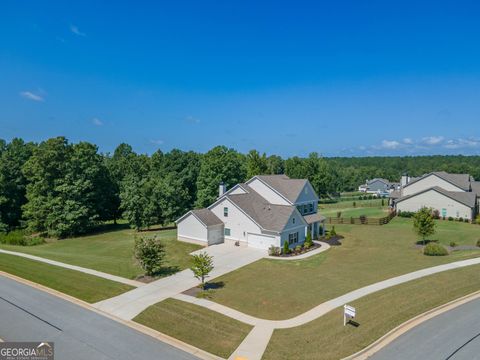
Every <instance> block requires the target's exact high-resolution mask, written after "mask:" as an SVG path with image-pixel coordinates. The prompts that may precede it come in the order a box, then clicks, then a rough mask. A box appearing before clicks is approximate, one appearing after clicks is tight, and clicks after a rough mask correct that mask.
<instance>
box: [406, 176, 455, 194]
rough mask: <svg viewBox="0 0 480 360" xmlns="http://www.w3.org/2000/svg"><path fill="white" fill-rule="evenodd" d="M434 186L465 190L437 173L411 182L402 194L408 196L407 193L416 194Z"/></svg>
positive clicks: (451, 189) (449, 189) (450, 189)
mask: <svg viewBox="0 0 480 360" xmlns="http://www.w3.org/2000/svg"><path fill="white" fill-rule="evenodd" d="M434 186H438V187H441V188H442V189H444V190H447V191H464V190H462V189H460V188H459V187H457V186H455V185H453V184H451V183H449V182H448V181H445V180H443V179H441V178H439V177H438V176H436V175H433V174H432V175H429V176H427V177H426V178H423V179H422V180H418V181H416V182H414V183H411V184H410V185H408V186H406V187H404V188H403V192H402V196H407V195H412V194H416V193H418V192H420V191H423V190H426V189H430V188H432V187H434Z"/></svg>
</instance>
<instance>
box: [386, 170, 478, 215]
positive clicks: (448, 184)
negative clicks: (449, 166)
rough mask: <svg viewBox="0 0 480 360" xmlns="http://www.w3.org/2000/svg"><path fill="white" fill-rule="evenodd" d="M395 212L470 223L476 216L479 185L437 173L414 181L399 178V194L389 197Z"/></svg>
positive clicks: (465, 178)
mask: <svg viewBox="0 0 480 360" xmlns="http://www.w3.org/2000/svg"><path fill="white" fill-rule="evenodd" d="M391 198H392V199H393V206H394V208H395V210H396V211H412V212H416V211H418V210H420V209H421V208H422V207H428V208H432V209H434V210H438V212H439V214H440V216H441V217H444V218H449V217H452V218H455V219H458V218H463V219H468V220H469V221H471V220H472V219H474V218H475V217H476V216H477V214H478V212H479V203H480V182H479V181H475V180H474V179H473V177H472V176H470V175H469V174H450V173H447V172H444V171H437V172H432V173H428V174H425V175H423V176H421V177H418V178H410V177H409V176H408V175H404V176H402V180H401V187H400V190H399V191H395V192H393V193H392V194H391Z"/></svg>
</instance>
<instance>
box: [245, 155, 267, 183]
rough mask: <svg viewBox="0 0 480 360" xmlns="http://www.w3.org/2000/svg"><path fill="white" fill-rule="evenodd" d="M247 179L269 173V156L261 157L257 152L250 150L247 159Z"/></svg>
mask: <svg viewBox="0 0 480 360" xmlns="http://www.w3.org/2000/svg"><path fill="white" fill-rule="evenodd" d="M246 167H247V178H248V179H249V178H251V177H253V176H255V175H264V174H267V173H268V163H267V156H266V155H265V153H263V155H260V153H259V152H258V151H257V150H250V151H249V152H248V154H247V158H246Z"/></svg>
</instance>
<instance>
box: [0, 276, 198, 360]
mask: <svg viewBox="0 0 480 360" xmlns="http://www.w3.org/2000/svg"><path fill="white" fill-rule="evenodd" d="M0 289H1V292H0V339H3V340H4V341H35V342H37V341H38V342H42V341H47V342H51V341H53V342H54V343H55V359H60V360H62V359H68V360H85V359H95V360H110V359H111V360H131V359H161V360H194V359H197V357H196V356H194V355H191V354H189V353H186V352H184V351H182V350H180V349H177V348H175V347H173V346H170V345H168V344H165V343H163V342H161V341H159V340H157V339H155V338H153V337H150V336H148V335H145V334H142V333H140V332H138V331H136V330H134V329H132V328H130V327H128V326H125V325H123V324H121V323H119V322H117V321H114V320H111V319H109V318H107V317H105V316H102V315H100V314H98V313H96V312H94V311H90V310H87V309H85V308H83V307H81V306H78V305H76V304H73V303H71V302H69V301H66V300H63V299H61V298H59V297H57V296H54V295H51V294H48V293H46V292H44V291H41V290H38V289H35V288H33V287H31V286H27V285H24V284H21V283H19V282H16V281H14V280H12V279H9V278H6V277H3V276H0Z"/></svg>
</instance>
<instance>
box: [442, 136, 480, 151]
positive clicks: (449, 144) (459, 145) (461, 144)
mask: <svg viewBox="0 0 480 360" xmlns="http://www.w3.org/2000/svg"><path fill="white" fill-rule="evenodd" d="M443 147H444V148H446V149H464V148H480V139H475V138H469V139H462V138H459V139H450V140H447V141H446V142H445V144H444V145H443Z"/></svg>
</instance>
